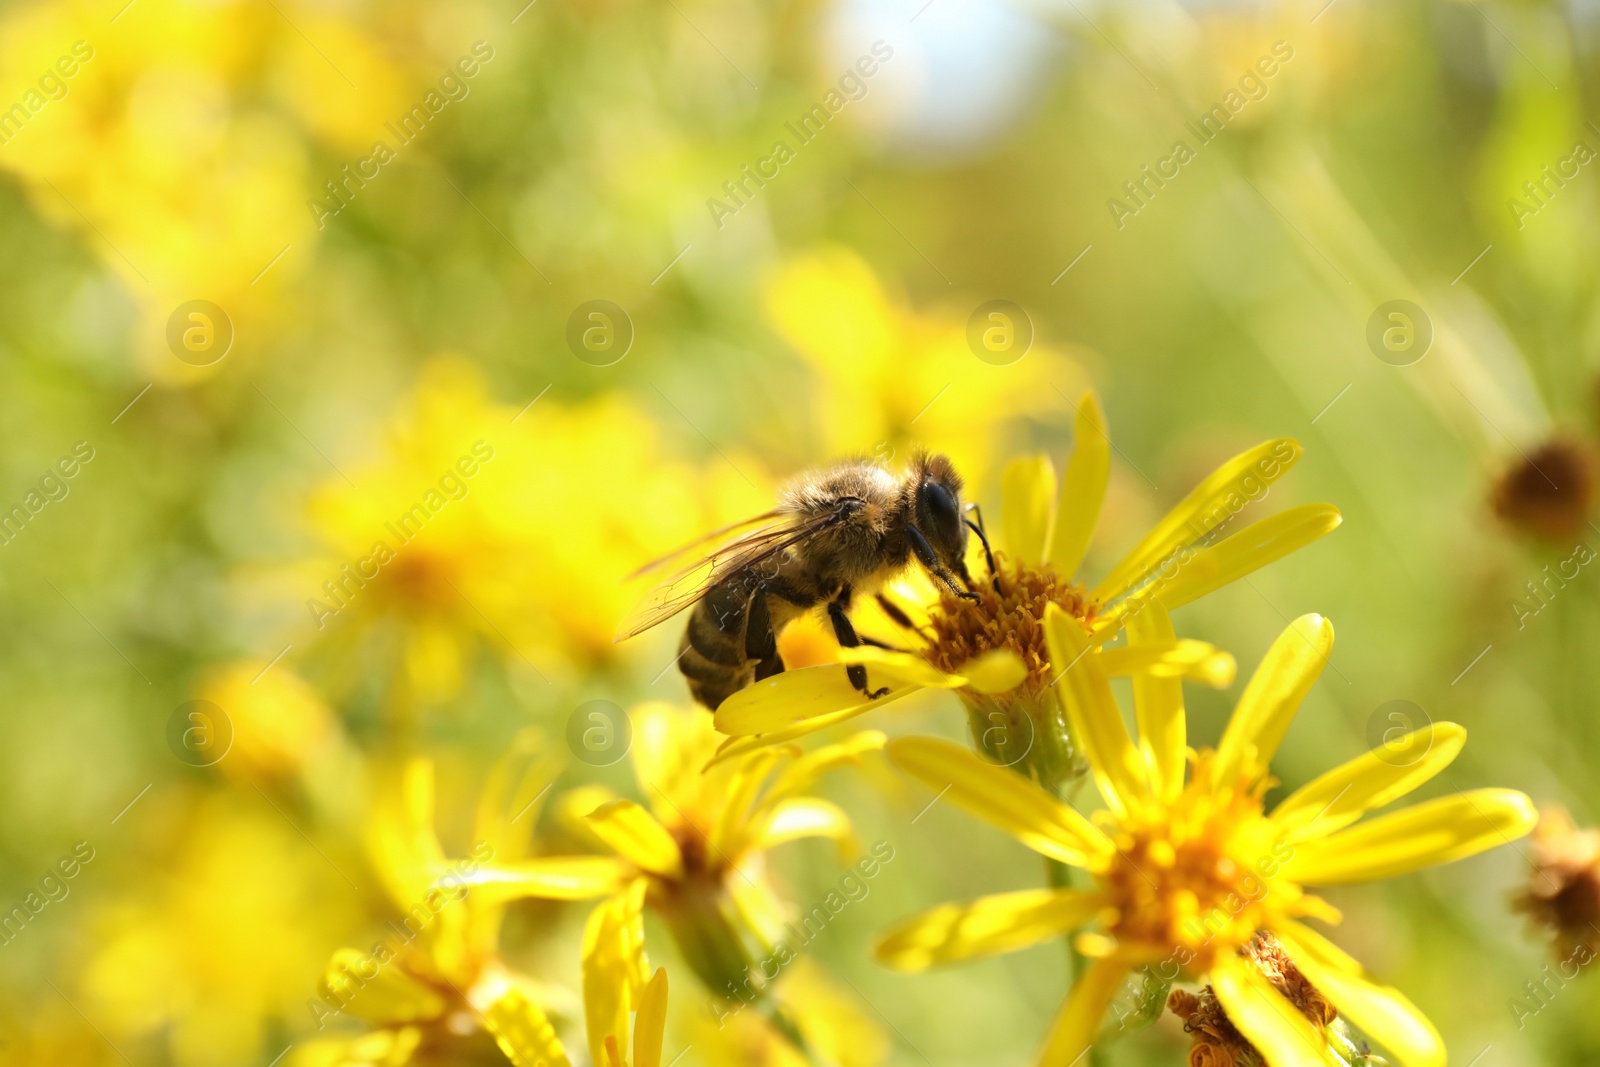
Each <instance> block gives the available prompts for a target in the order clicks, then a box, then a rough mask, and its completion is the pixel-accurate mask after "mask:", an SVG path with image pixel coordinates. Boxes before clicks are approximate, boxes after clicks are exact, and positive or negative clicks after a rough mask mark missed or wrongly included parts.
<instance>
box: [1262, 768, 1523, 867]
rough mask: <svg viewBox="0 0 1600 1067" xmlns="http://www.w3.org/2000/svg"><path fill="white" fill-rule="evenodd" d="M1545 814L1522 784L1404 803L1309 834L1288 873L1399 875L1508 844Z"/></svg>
mask: <svg viewBox="0 0 1600 1067" xmlns="http://www.w3.org/2000/svg"><path fill="white" fill-rule="evenodd" d="M1537 821H1538V813H1537V812H1535V811H1534V808H1533V801H1531V800H1529V799H1528V798H1527V796H1526V795H1524V794H1522V793H1519V792H1517V791H1516V790H1514V789H1474V790H1472V791H1470V792H1467V793H1456V794H1455V795H1453V796H1448V797H1440V798H1439V799H1438V800H1430V801H1427V802H1426V803H1423V804H1414V805H1412V806H1411V807H1409V808H1402V809H1400V810H1399V811H1397V812H1394V813H1393V814H1391V815H1382V816H1379V817H1378V818H1376V819H1371V820H1368V821H1367V822H1364V823H1359V824H1357V825H1356V826H1353V827H1351V828H1350V829H1348V830H1344V831H1342V832H1340V833H1337V834H1334V835H1332V836H1331V837H1323V838H1318V839H1316V840H1314V841H1303V842H1301V843H1300V844H1298V845H1296V846H1295V848H1294V855H1293V856H1292V857H1291V858H1290V859H1289V861H1288V862H1287V863H1286V864H1284V867H1283V875H1284V877H1285V878H1288V879H1290V880H1292V881H1296V882H1301V883H1304V884H1307V885H1339V884H1341V883H1345V882H1368V881H1375V880H1377V879H1379V878H1393V877H1394V876H1395V875H1399V874H1406V873H1408V872H1410V871H1414V870H1417V869H1419V868H1422V867H1434V866H1437V865H1438V864H1441V863H1450V862H1453V861H1455V860H1459V859H1465V858H1466V857H1468V856H1474V855H1477V854H1478V853H1479V852H1482V851H1484V850H1485V849H1490V848H1494V847H1495V846H1496V845H1506V844H1510V843H1511V842H1512V841H1515V840H1516V839H1517V838H1519V837H1521V836H1522V835H1524V834H1526V833H1527V832H1528V831H1529V830H1531V829H1533V824H1534V823H1535V822H1537Z"/></svg>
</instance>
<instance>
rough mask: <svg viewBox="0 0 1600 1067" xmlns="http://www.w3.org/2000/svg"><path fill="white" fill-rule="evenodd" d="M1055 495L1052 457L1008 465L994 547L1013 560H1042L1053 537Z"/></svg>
mask: <svg viewBox="0 0 1600 1067" xmlns="http://www.w3.org/2000/svg"><path fill="white" fill-rule="evenodd" d="M1055 492H1056V469H1055V465H1054V464H1052V463H1051V462H1050V457H1049V456H1046V455H1043V454H1040V455H1036V456H1018V457H1017V458H1016V459H1013V460H1011V461H1010V462H1009V463H1007V464H1006V466H1005V470H1003V471H1001V472H1000V523H999V529H998V530H997V531H996V538H995V547H997V548H999V549H1001V550H1002V551H1004V552H1005V553H1006V555H1008V556H1010V557H1011V558H1012V559H1014V560H1022V561H1024V562H1028V563H1037V562H1040V561H1042V560H1043V559H1044V558H1045V555H1044V552H1045V546H1046V545H1047V544H1048V543H1049V538H1050V518H1051V514H1050V510H1051V507H1050V506H1051V504H1052V503H1053V500H1052V498H1053V497H1054V496H1055ZM1067 573H1069V574H1070V573H1071V572H1070V571H1069V572H1067Z"/></svg>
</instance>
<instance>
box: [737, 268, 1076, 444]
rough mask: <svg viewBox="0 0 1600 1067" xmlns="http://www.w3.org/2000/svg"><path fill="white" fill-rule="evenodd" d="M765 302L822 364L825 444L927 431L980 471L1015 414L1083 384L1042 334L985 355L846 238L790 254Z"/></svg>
mask: <svg viewBox="0 0 1600 1067" xmlns="http://www.w3.org/2000/svg"><path fill="white" fill-rule="evenodd" d="M766 305H767V312H768V315H769V317H770V318H771V320H772V323H773V326H774V328H776V330H777V331H778V333H779V335H780V336H782V337H783V338H784V340H786V341H788V342H789V344H791V345H793V346H794V349H795V350H796V351H797V352H798V353H799V354H800V355H801V357H802V358H803V359H804V360H805V361H806V363H807V365H808V366H809V367H810V368H811V369H812V370H813V371H815V378H816V383H817V384H816V387H817V390H818V393H817V395H816V397H815V399H814V404H815V412H816V418H817V422H818V426H819V429H820V432H821V439H820V441H819V442H818V448H817V451H819V452H821V453H823V454H828V455H850V454H856V455H859V454H862V453H870V454H873V455H875V456H876V457H878V458H880V459H885V460H887V459H889V458H892V457H893V456H894V455H895V453H897V452H902V451H906V452H909V450H910V449H911V447H912V446H913V445H916V444H918V443H922V444H925V445H926V446H927V447H929V448H932V449H934V450H936V451H939V452H943V453H945V454H946V455H948V456H950V457H951V458H952V459H953V460H954V461H955V464H956V467H957V469H958V470H962V471H966V472H969V474H981V473H984V472H987V471H988V470H989V469H990V465H991V463H992V462H993V459H994V457H995V456H996V455H998V454H999V453H1000V450H1001V449H1002V447H1003V445H1004V443H1005V435H1006V433H1007V432H1008V431H1012V430H1014V429H1015V427H1016V426H1017V424H1018V420H1019V419H1025V418H1028V417H1030V416H1043V415H1046V414H1049V413H1052V412H1058V411H1060V409H1061V407H1062V406H1063V405H1064V404H1065V403H1066V399H1065V398H1067V397H1070V396H1075V395H1077V393H1078V392H1080V391H1081V389H1082V383H1083V372H1082V371H1081V369H1080V368H1079V367H1078V366H1077V365H1076V364H1075V363H1074V362H1072V361H1071V360H1069V359H1067V358H1066V357H1065V356H1062V355H1060V354H1059V353H1057V352H1055V351H1053V350H1051V349H1049V348H1047V347H1045V346H1043V345H1040V344H1035V345H1034V346H1033V348H1032V350H1031V351H1029V352H1028V353H1027V354H1026V355H1024V356H1023V357H1022V358H1021V360H1020V361H1019V362H1017V363H1014V364H1012V365H1009V366H992V365H990V364H988V363H985V362H983V361H981V360H979V359H978V357H977V356H975V355H974V354H973V352H972V350H971V349H969V348H968V346H967V336H966V335H967V323H966V321H965V319H964V318H961V317H956V316H951V315H946V314H942V313H927V314H924V313H919V312H916V311H913V310H911V309H909V308H906V307H905V306H903V305H902V304H901V303H899V302H897V301H896V300H894V299H893V298H891V296H890V295H889V293H888V292H887V291H886V290H885V289H884V286H883V283H882V282H881V281H879V279H878V277H877V275H876V274H874V273H873V270H872V268H871V267H870V266H869V265H868V264H867V263H866V261H865V260H863V259H862V258H861V257H860V256H859V255H857V254H856V253H855V252H853V251H851V250H850V249H848V248H844V247H840V246H829V247H824V248H821V249H818V250H817V251H814V252H812V253H810V254H809V255H803V256H799V257H796V258H794V259H792V260H790V261H788V262H787V263H785V264H784V265H783V266H782V267H780V268H779V269H778V270H777V271H776V272H775V273H774V274H773V276H772V278H771V279H770V281H769V283H768V285H767V291H766Z"/></svg>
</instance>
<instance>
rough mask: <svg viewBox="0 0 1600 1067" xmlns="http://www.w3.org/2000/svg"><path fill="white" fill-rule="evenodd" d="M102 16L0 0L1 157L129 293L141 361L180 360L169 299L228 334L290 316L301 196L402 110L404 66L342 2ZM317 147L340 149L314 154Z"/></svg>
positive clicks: (144, 3)
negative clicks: (221, 321)
mask: <svg viewBox="0 0 1600 1067" xmlns="http://www.w3.org/2000/svg"><path fill="white" fill-rule="evenodd" d="M113 14H115V15H116V16H117V18H116V22H115V24H114V25H112V24H110V22H109V16H108V15H107V13H106V11H105V6H104V5H103V4H99V3H89V2H84V0H73V2H68V3H61V4H56V3H51V4H37V3H32V4H19V5H14V6H13V7H11V8H9V9H8V11H7V14H6V18H5V21H4V23H3V24H0V69H4V70H5V71H7V72H8V77H7V78H6V80H5V85H4V87H3V92H4V96H3V97H0V101H3V102H0V110H5V111H8V114H10V116H11V121H10V123H8V124H7V126H6V127H5V128H4V129H3V130H0V136H3V139H4V141H5V151H4V152H3V153H0V167H3V168H4V169H6V170H8V171H12V172H14V173H16V174H17V175H18V176H19V177H20V178H21V180H22V187H23V189H24V191H25V192H26V194H27V196H28V199H29V201H30V202H31V204H32V205H33V207H34V209H35V210H36V211H38V212H39V214H40V215H41V216H43V217H44V218H46V219H49V220H51V221H53V222H55V223H56V224H58V225H60V226H61V227H62V228H63V229H67V230H71V231H73V232H76V233H78V234H80V235H81V238H82V240H83V242H84V245H85V247H86V248H87V249H88V250H89V251H90V252H91V254H93V255H96V256H99V257H100V258H101V259H102V260H103V261H104V262H105V264H106V266H107V267H108V268H109V269H110V270H111V271H112V272H114V273H115V274H116V275H117V276H118V277H120V278H121V279H122V281H123V283H124V287H125V289H126V291H127V293H128V294H129V295H130V296H131V297H132V298H133V299H134V300H136V301H138V302H139V303H140V305H141V308H142V312H143V314H142V322H141V323H140V339H141V342H142V345H141V347H142V348H143V354H144V356H145V357H146V360H147V362H148V365H149V366H150V367H151V368H152V369H154V370H156V371H157V372H159V373H162V374H164V375H166V376H169V377H172V376H178V375H184V376H188V375H190V374H192V373H193V372H191V371H190V369H189V368H188V367H186V366H184V365H183V364H181V363H179V362H178V361H177V360H175V359H173V357H172V355H171V354H170V353H169V352H168V350H167V341H166V328H167V321H168V318H169V316H171V315H172V313H173V311H174V309H176V308H177V307H178V306H179V305H180V304H183V303H185V302H187V301H190V300H194V299H196V298H204V299H206V300H210V301H212V302H214V303H216V304H218V305H220V306H221V307H222V308H223V310H224V311H225V312H226V313H227V314H228V315H229V316H230V317H231V319H232V321H233V323H234V326H235V327H236V329H237V331H238V336H239V337H240V338H241V339H244V338H248V337H252V336H260V335H261V334H263V333H267V332H269V331H271V330H273V329H275V328H276V325H277V323H278V322H279V321H282V320H291V319H292V316H277V315H273V314H272V312H273V310H274V308H275V307H276V304H277V301H278V299H279V298H278V295H277V290H278V289H279V287H280V286H282V285H283V284H284V283H285V282H286V281H288V280H289V279H292V278H293V277H294V276H295V275H296V274H298V273H300V272H301V271H303V270H304V269H305V268H306V266H307V265H309V264H310V263H311V262H312V259H311V256H312V254H313V250H314V247H315V245H316V243H317V241H318V239H319V237H320V231H319V229H318V227H317V226H316V225H315V224H314V220H313V216H312V215H311V213H310V212H309V211H308V210H307V197H308V195H309V194H313V193H315V194H317V195H323V188H322V183H323V182H324V181H325V180H328V179H332V178H335V177H340V178H342V177H343V175H342V174H340V173H339V171H338V167H339V166H340V165H342V164H343V163H344V162H347V161H348V162H354V161H355V160H357V159H359V158H362V157H364V156H366V155H368V154H369V153H370V151H371V146H372V143H373V141H374V140H375V139H377V138H379V137H384V138H390V135H389V134H388V133H387V132H386V131H385V129H384V123H385V121H387V120H390V119H393V118H394V117H395V116H396V115H398V114H399V113H400V112H401V111H402V110H403V107H402V105H403V103H405V102H406V99H407V96H408V95H409V93H408V91H407V88H406V83H407V82H408V81H409V80H410V78H411V76H412V75H411V72H409V71H407V70H404V69H401V68H398V67H395V66H394V65H393V64H391V63H390V62H388V61H387V60H386V59H385V58H384V48H383V47H382V45H381V44H380V42H379V41H378V40H376V39H375V38H374V37H373V36H371V35H370V34H368V33H366V32H364V31H363V30H362V29H360V28H359V27H358V26H356V25H354V24H352V23H351V21H350V20H349V19H348V18H342V17H339V16H338V15H335V14H332V13H328V12H324V11H321V10H319V9H317V8H316V7H314V6H310V5H290V14H288V15H284V14H282V13H280V12H275V11H273V10H272V9H271V8H270V7H267V8H260V7H255V6H253V5H249V4H244V3H239V2H237V0H221V2H210V0H140V3H139V4H138V5H137V7H135V8H132V9H129V10H127V11H125V12H115V11H114V12H113ZM291 19H292V20H293V22H292V23H291V21H290V20H291ZM302 31H303V32H304V33H306V34H308V35H309V39H314V40H316V41H318V42H320V47H321V49H322V50H324V52H325V53H326V55H328V56H335V57H337V63H338V68H337V69H335V67H334V66H333V65H332V64H331V63H330V62H329V61H328V60H326V59H325V58H323V56H321V55H319V54H318V53H317V52H315V51H312V50H311V49H310V48H308V47H307V46H306V42H307V39H308V38H303V37H301V36H300V34H301V32H302ZM347 77H348V78H349V79H350V80H349V82H347V81H346V80H345V79H346V78H347ZM355 85H360V86H361V88H360V90H357V89H356V88H355V87H354V86H355ZM43 93H48V94H49V97H48V98H47V97H46V96H44V95H42V94H43ZM14 104H15V105H18V106H17V107H15V108H13V105H14ZM18 116H20V119H19V117H18ZM319 149H320V150H326V151H327V152H328V153H330V154H331V155H332V156H333V158H336V159H339V162H338V163H332V164H331V165H330V164H320V165H314V164H313V162H312V157H313V155H314V154H316V153H317V152H318V150H319ZM316 166H331V172H330V173H327V174H325V175H324V174H321V173H319V172H318V170H317V169H315V167H316ZM201 190H203V193H202V192H200V191H201ZM290 245H292V246H293V248H292V250H291V251H290V252H289V254H287V255H285V256H284V258H283V261H282V262H278V263H274V260H275V257H277V256H278V255H279V254H280V253H281V252H283V250H284V249H285V247H286V246H290ZM269 264H273V269H272V270H271V271H267V270H266V268H267V267H268V265H269ZM257 279H259V284H253V283H255V282H256V281H257ZM201 358H209V357H201Z"/></svg>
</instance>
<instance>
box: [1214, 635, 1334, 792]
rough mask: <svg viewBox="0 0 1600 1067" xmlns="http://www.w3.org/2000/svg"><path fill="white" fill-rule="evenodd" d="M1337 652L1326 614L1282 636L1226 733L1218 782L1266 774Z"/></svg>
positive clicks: (1219, 749) (1220, 746)
mask: <svg viewBox="0 0 1600 1067" xmlns="http://www.w3.org/2000/svg"><path fill="white" fill-rule="evenodd" d="M1332 649H1333V624H1332V623H1330V622H1329V621H1328V620H1327V619H1325V618H1323V617H1322V616H1321V615H1302V616H1300V618H1298V619H1296V620H1295V621H1294V622H1292V623H1290V624H1289V627H1288V628H1287V629H1286V630H1284V631H1283V633H1281V634H1279V635H1278V639H1277V640H1276V641H1274V642H1273V643H1272V647H1271V648H1269V649H1267V654H1266V657H1265V658H1264V659H1262V661H1261V665H1260V666H1259V667H1257V668H1256V672H1255V674H1253V675H1251V676H1250V684H1249V685H1247V686H1245V690H1244V695H1243V696H1241V697H1240V698H1239V703H1238V705H1237V706H1236V707H1235V708H1234V709H1233V716H1232V718H1230V719H1229V720H1228V728H1227V729H1226V730H1225V731H1223V734H1222V741H1221V742H1220V743H1219V744H1218V745H1217V759H1216V762H1215V763H1214V764H1213V765H1212V781H1214V782H1216V783H1217V784H1218V785H1229V784H1231V783H1232V782H1233V781H1234V780H1235V779H1237V778H1238V777H1239V776H1240V775H1242V774H1261V773H1265V771H1266V769H1267V766H1268V764H1270V763H1271V762H1272V757H1273V754H1274V753H1276V752H1277V751H1278V745H1279V744H1280V743H1282V741H1283V735H1284V734H1285V733H1287V732H1288V729H1289V723H1290V722H1292V721H1293V720H1294V714H1295V712H1296V711H1299V710H1300V702H1301V701H1302V700H1304V699H1305V697H1306V694H1307V693H1308V692H1310V691H1311V686H1312V684H1313V683H1315V682H1316V680H1317V676H1318V675H1320V674H1321V673H1322V668H1323V667H1325V666H1326V665H1327V663H1328V653H1329V652H1330V651H1332Z"/></svg>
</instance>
